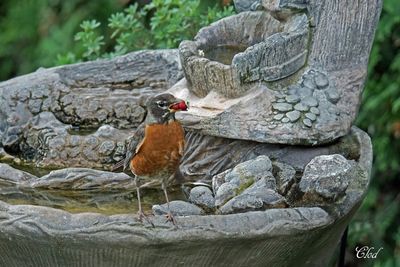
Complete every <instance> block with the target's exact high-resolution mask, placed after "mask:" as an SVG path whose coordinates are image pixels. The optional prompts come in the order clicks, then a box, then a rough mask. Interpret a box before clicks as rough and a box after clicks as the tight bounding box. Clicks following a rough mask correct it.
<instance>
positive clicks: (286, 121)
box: [282, 117, 290, 123]
mask: <svg viewBox="0 0 400 267" xmlns="http://www.w3.org/2000/svg"><path fill="white" fill-rule="evenodd" d="M289 121H290V120H289V118H286V117H285V118H283V119H282V122H283V123H288V122H289Z"/></svg>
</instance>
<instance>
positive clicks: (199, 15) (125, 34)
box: [57, 0, 234, 64]
mask: <svg viewBox="0 0 400 267" xmlns="http://www.w3.org/2000/svg"><path fill="white" fill-rule="evenodd" d="M233 13H234V11H233V6H225V7H223V8H222V9H221V8H220V6H219V5H215V6H213V7H208V8H207V9H206V10H203V9H202V8H201V1H200V0H165V1H164V0H153V1H151V2H150V3H149V4H147V5H145V6H144V7H143V8H139V5H138V4H137V3H135V4H133V5H131V6H129V7H128V8H126V9H125V10H124V11H123V12H117V13H114V14H112V15H111V16H110V17H109V19H108V27H109V29H110V30H111V35H110V38H109V39H111V40H112V41H113V42H112V44H113V46H111V47H112V49H111V50H110V49H107V47H106V42H105V41H104V40H106V37H105V36H104V35H103V34H101V33H100V32H99V30H98V28H99V26H100V25H101V24H100V23H99V22H97V21H96V20H90V21H84V22H82V24H81V29H82V30H81V31H80V32H78V33H77V34H76V35H75V40H76V41H78V45H80V46H81V47H82V48H83V50H82V51H83V52H81V53H75V54H74V53H67V54H64V55H60V56H58V62H57V63H58V64H66V63H72V62H75V61H77V60H79V59H82V60H92V59H95V58H98V57H113V56H116V55H122V54H125V53H127V52H129V51H135V50H139V49H151V48H153V49H154V48H175V47H177V46H178V45H179V43H180V42H181V41H182V40H187V39H192V38H193V37H194V35H195V34H196V33H197V31H198V30H199V29H200V28H201V27H203V26H206V25H209V24H210V23H212V22H214V21H216V20H218V19H220V18H222V17H225V16H228V15H231V14H233Z"/></svg>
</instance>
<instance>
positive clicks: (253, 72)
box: [179, 11, 308, 97]
mask: <svg viewBox="0 0 400 267" xmlns="http://www.w3.org/2000/svg"><path fill="white" fill-rule="evenodd" d="M307 45H308V20H307V16H306V15H304V14H302V15H294V16H292V17H290V19H287V20H278V19H277V18H275V17H273V16H272V15H271V14H270V13H267V12H262V11H257V12H243V13H240V14H238V15H234V16H231V17H228V18H226V19H223V20H220V21H217V22H215V23H213V24H211V25H210V26H208V27H204V28H202V29H201V30H200V31H199V33H198V34H197V35H196V37H195V38H194V41H184V42H182V43H181V44H180V46H179V54H180V57H181V62H182V67H183V70H184V73H185V77H186V79H187V81H188V83H189V88H190V90H191V91H192V92H194V93H195V94H196V95H197V96H199V97H204V96H206V95H207V94H208V93H209V92H210V91H215V92H218V93H220V94H221V95H223V96H226V97H237V96H241V95H243V94H244V93H245V92H246V91H248V90H249V89H250V88H252V87H253V86H254V84H255V83H257V82H261V81H275V80H279V79H282V78H285V77H287V76H289V75H291V74H293V73H295V72H296V71H298V70H299V69H300V68H301V67H302V66H304V64H305V62H306V56H307Z"/></svg>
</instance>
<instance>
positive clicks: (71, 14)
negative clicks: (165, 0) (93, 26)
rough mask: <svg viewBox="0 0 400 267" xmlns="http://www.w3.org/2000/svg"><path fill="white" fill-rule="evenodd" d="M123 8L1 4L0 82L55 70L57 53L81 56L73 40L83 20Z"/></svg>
mask: <svg viewBox="0 0 400 267" xmlns="http://www.w3.org/2000/svg"><path fill="white" fill-rule="evenodd" d="M122 8H123V1H121V0H120V1H115V0H97V1H85V0H68V1H60V0H19V1H11V0H2V1H0V81H1V80H6V79H9V78H11V77H14V76H17V75H21V74H25V73H29V72H32V71H34V70H36V69H37V68H39V67H51V66H54V63H55V60H56V58H57V55H58V54H60V53H65V52H66V51H71V54H80V53H81V49H82V48H80V47H78V46H76V45H75V43H74V38H73V36H74V34H75V32H76V31H77V29H78V28H79V24H80V23H81V22H82V20H84V19H85V18H88V17H93V18H94V19H96V20H100V21H104V20H106V19H107V17H108V16H109V14H110V12H116V11H117V10H121V9H122Z"/></svg>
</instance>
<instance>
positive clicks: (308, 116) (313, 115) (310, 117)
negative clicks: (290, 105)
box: [305, 113, 317, 121]
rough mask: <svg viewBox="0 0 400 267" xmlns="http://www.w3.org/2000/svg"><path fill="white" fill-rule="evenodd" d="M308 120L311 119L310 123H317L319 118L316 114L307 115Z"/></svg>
mask: <svg viewBox="0 0 400 267" xmlns="http://www.w3.org/2000/svg"><path fill="white" fill-rule="evenodd" d="M305 116H306V118H307V119H309V120H310V121H315V120H316V119H317V116H316V115H315V114H314V113H306V115H305Z"/></svg>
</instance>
